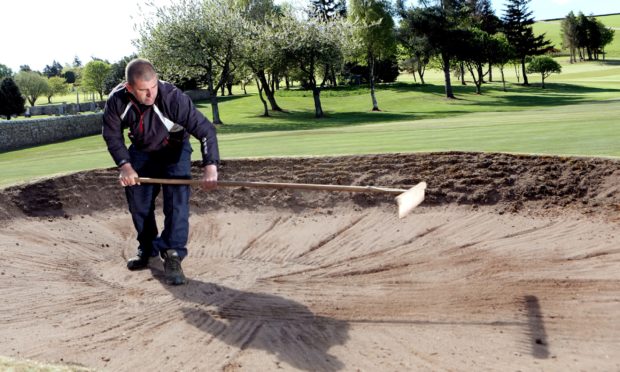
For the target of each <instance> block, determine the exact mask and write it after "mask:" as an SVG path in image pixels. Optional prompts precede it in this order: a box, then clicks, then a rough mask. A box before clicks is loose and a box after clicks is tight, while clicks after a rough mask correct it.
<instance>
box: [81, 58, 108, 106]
mask: <svg viewBox="0 0 620 372" xmlns="http://www.w3.org/2000/svg"><path fill="white" fill-rule="evenodd" d="M110 70H111V67H110V65H109V64H108V63H106V62H103V61H90V62H88V63H87V64H86V66H84V70H83V71H82V84H81V85H82V87H83V88H84V89H85V90H87V91H89V92H96V93H98V94H99V99H100V100H103V94H104V93H105V81H106V78H107V77H108V74H109V73H110Z"/></svg>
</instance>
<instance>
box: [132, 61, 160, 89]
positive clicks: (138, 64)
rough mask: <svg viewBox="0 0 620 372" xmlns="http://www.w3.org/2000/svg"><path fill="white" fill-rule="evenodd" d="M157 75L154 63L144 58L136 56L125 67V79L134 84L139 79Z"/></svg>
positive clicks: (149, 78) (144, 79) (143, 79)
mask: <svg viewBox="0 0 620 372" xmlns="http://www.w3.org/2000/svg"><path fill="white" fill-rule="evenodd" d="M156 76H157V72H156V71H155V67H153V64H152V63H151V62H150V61H148V60H146V59H143V58H135V59H132V60H131V61H129V63H128V64H127V67H126V68H125V80H127V82H128V83H129V84H130V85H134V84H135V82H136V81H137V80H141V81H147V80H151V79H152V78H154V77H156Z"/></svg>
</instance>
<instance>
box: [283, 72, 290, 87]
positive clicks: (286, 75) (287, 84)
mask: <svg viewBox="0 0 620 372" xmlns="http://www.w3.org/2000/svg"><path fill="white" fill-rule="evenodd" d="M284 84H286V90H289V89H291V82H290V81H289V80H288V74H285V75H284Z"/></svg>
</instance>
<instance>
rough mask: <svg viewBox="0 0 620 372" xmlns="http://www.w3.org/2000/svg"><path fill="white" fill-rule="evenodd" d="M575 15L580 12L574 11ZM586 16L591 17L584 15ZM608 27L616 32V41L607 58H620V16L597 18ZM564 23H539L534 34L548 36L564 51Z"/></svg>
mask: <svg viewBox="0 0 620 372" xmlns="http://www.w3.org/2000/svg"><path fill="white" fill-rule="evenodd" d="M574 13H575V15H578V14H579V10H576V11H574ZM584 14H585V15H589V14H587V13H584ZM596 18H597V19H598V20H600V21H601V22H603V24H604V25H605V26H607V27H611V28H612V29H614V30H616V34H615V35H614V40H613V41H612V42H611V44H609V45H607V47H606V48H605V52H606V53H607V58H620V32H619V31H620V14H614V15H607V16H600V17H596ZM561 24H562V21H561V20H553V21H539V22H536V23H535V24H534V33H536V34H537V35H540V34H542V33H545V34H546V37H547V39H548V40H551V41H552V42H553V44H555V47H556V48H557V49H562V27H561Z"/></svg>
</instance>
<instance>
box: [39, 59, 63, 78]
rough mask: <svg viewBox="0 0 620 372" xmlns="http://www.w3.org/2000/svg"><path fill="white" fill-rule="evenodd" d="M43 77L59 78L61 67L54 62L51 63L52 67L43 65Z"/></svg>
mask: <svg viewBox="0 0 620 372" xmlns="http://www.w3.org/2000/svg"><path fill="white" fill-rule="evenodd" d="M43 75H45V76H47V77H48V78H50V77H52V76H61V75H62V65H61V64H60V63H58V62H56V60H54V62H52V65H51V66H50V65H45V68H43Z"/></svg>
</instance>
